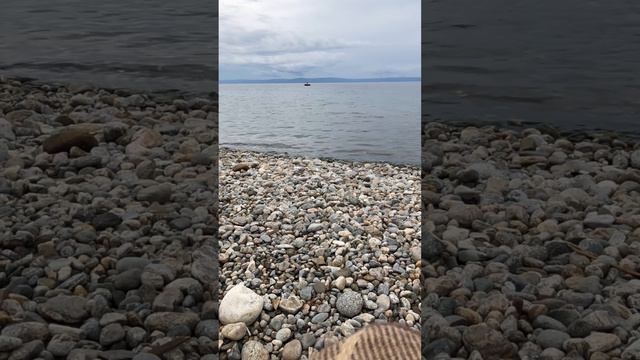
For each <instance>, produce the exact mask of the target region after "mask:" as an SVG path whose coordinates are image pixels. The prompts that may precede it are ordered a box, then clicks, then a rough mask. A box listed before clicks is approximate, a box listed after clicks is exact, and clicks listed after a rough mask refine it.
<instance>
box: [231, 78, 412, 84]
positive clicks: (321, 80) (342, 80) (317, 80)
mask: <svg viewBox="0 0 640 360" xmlns="http://www.w3.org/2000/svg"><path fill="white" fill-rule="evenodd" d="M409 81H420V78H419V77H392V78H369V79H345V78H332V77H327V78H296V79H268V80H220V83H221V84H304V83H307V82H308V83H316V84H318V83H355V82H358V83H363V82H364V83H366V82H409Z"/></svg>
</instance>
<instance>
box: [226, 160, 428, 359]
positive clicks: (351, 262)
mask: <svg viewBox="0 0 640 360" xmlns="http://www.w3.org/2000/svg"><path fill="white" fill-rule="evenodd" d="M419 178H420V170H419V168H416V167H414V168H401V167H396V166H392V165H389V164H374V163H358V164H354V163H353V162H345V161H325V160H321V159H314V158H305V157H295V156H294V157H290V156H286V155H284V154H266V153H260V152H247V151H240V150H230V149H221V150H220V178H219V179H220V191H221V193H220V243H221V247H220V256H219V259H220V275H221V276H220V281H221V283H220V297H221V299H222V301H221V303H220V309H219V311H220V313H219V314H220V319H221V322H222V324H221V334H222V337H223V338H224V341H223V342H222V347H221V359H226V358H239V357H242V356H243V354H245V352H247V353H248V352H249V351H252V352H253V353H254V354H261V355H260V356H261V357H260V358H261V359H262V358H265V359H266V358H269V357H270V356H276V357H277V358H281V357H282V358H287V359H308V355H310V354H312V353H313V352H315V351H317V350H319V349H322V348H324V347H326V346H327V345H329V344H333V343H335V342H337V341H339V340H340V339H341V338H343V337H345V336H348V335H350V334H352V333H353V332H355V331H357V330H358V329H360V328H362V327H364V326H366V325H367V324H369V323H373V322H377V321H381V322H387V321H396V322H400V323H405V324H407V325H409V326H411V327H413V328H415V329H420V304H419V301H420V299H419V263H420V208H419V206H420V204H419V202H420V201H419V199H420V189H419ZM239 284H243V285H239ZM251 303H255V304H256V306H254V307H252V306H250V305H248V304H251ZM234 304H245V305H243V306H237V305H236V306H235V307H234ZM247 328H248V332H249V334H250V335H249V334H247V332H246V331H247ZM241 346H242V350H240V348H241ZM242 358H244V357H242Z"/></svg>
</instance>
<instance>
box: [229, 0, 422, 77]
mask: <svg viewBox="0 0 640 360" xmlns="http://www.w3.org/2000/svg"><path fill="white" fill-rule="evenodd" d="M346 3H347V6H346V7H345V6H344V5H341V4H342V3H341V2H339V1H337V0H324V1H322V2H306V1H300V0H269V1H261V0H222V1H221V2H220V66H221V74H220V78H221V79H231V78H250V77H265V76H266V77H287V76H292V75H293V76H345V77H366V76H373V75H376V76H380V75H379V74H383V73H384V74H388V75H384V76H416V75H418V74H419V72H420V71H419V64H420V57H419V46H420V43H419V35H418V30H419V18H416V17H417V13H419V11H418V10H419V3H418V2H417V0H416V1H407V0H404V1H398V2H395V1H394V2H389V1H381V0H366V1H364V0H350V1H348V2H346ZM354 3H359V4H354ZM365 4H366V5H368V6H367V10H366V11H363V8H362V6H363V5H365ZM398 4H400V5H402V4H404V7H403V6H399V7H398V6H397V5H398ZM407 4H408V5H407ZM354 5H360V7H358V6H355V7H354ZM409 5H410V6H409ZM414 11H415V13H414ZM385 15H390V16H394V15H395V18H391V17H387V16H385ZM398 15H402V16H400V17H398ZM410 20H413V21H414V22H415V23H414V24H410V23H411V21H410ZM407 25H409V26H407ZM391 52H393V56H392V57H393V59H391V58H390V57H389V56H388V54H390V53H391ZM391 60H392V61H393V63H389V61H391ZM365 69H367V70H365Z"/></svg>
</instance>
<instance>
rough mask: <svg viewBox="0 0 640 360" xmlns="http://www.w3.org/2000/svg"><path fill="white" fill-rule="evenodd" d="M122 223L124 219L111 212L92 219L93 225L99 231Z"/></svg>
mask: <svg viewBox="0 0 640 360" xmlns="http://www.w3.org/2000/svg"><path fill="white" fill-rule="evenodd" d="M121 223H122V219H121V218H120V216H118V215H116V214H114V213H111V212H108V213H104V214H100V215H96V217H94V218H93V221H92V225H93V227H94V228H95V229H96V230H98V231H101V230H105V229H107V228H116V227H117V226H118V225H120V224H121Z"/></svg>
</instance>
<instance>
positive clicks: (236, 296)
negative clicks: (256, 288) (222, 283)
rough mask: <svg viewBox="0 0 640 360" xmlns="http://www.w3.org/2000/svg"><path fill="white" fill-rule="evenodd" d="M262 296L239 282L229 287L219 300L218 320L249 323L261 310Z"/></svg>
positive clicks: (231, 322)
mask: <svg viewBox="0 0 640 360" xmlns="http://www.w3.org/2000/svg"><path fill="white" fill-rule="evenodd" d="M262 304H263V300H262V296H260V295H258V294H256V293H255V292H253V291H252V290H251V289H249V288H247V287H245V286H244V284H243V283H240V284H238V285H236V286H234V287H232V288H231V290H229V291H228V292H227V294H226V295H224V297H223V298H222V301H221V302H220V308H219V313H220V321H221V322H222V323H223V324H233V323H239V322H243V323H245V324H247V325H251V324H252V323H253V322H254V321H256V319H257V318H258V316H260V313H261V312H262Z"/></svg>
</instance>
